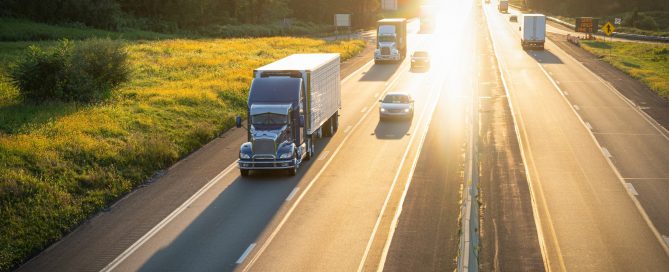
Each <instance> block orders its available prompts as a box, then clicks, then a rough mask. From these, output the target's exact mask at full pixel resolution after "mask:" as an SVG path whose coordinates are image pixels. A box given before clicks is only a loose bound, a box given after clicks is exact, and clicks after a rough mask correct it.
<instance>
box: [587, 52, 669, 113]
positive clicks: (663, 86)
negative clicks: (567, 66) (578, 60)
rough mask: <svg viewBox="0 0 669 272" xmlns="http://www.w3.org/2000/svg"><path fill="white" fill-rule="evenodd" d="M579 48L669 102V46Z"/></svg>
mask: <svg viewBox="0 0 669 272" xmlns="http://www.w3.org/2000/svg"><path fill="white" fill-rule="evenodd" d="M581 45H582V47H583V48H584V49H586V50H588V51H590V52H591V53H593V54H595V55H597V56H600V57H601V58H602V59H603V60H604V61H606V62H608V63H610V64H612V65H613V66H615V67H616V68H618V69H620V70H622V71H624V72H625V73H627V74H629V75H631V76H632V77H634V78H636V79H639V80H641V82H643V83H644V84H646V85H647V86H648V87H650V88H651V89H652V90H653V91H655V92H657V93H658V94H660V96H662V97H664V98H665V99H667V100H669V44H647V43H630V42H602V41H581ZM609 53H610V55H609Z"/></svg>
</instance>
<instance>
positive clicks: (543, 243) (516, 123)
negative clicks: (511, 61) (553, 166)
mask: <svg viewBox="0 0 669 272" xmlns="http://www.w3.org/2000/svg"><path fill="white" fill-rule="evenodd" d="M484 15H485V16H486V24H487V25H488V34H489V37H490V42H491V43H492V48H493V52H494V53H495V59H496V60H497V70H498V73H499V76H500V79H501V81H502V86H503V87H504V92H505V93H506V98H507V102H508V103H509V110H510V112H511V117H512V119H513V123H514V126H513V128H514V131H515V134H516V140H517V141H518V147H519V149H520V156H521V157H522V160H523V168H525V177H526V179H527V184H528V187H529V191H530V199H531V202H532V214H533V215H534V224H535V225H536V229H537V237H538V240H539V247H540V248H541V256H542V257H543V261H544V268H545V269H546V271H551V266H550V263H551V262H550V259H549V257H548V250H547V248H546V241H545V240H544V234H543V232H544V231H543V224H542V223H541V218H540V213H539V208H538V206H537V196H536V195H535V192H534V189H533V185H532V177H531V174H530V173H531V172H530V169H529V166H528V163H527V162H528V159H527V155H526V154H525V148H524V145H525V144H523V138H522V135H525V134H521V131H520V128H519V127H518V126H519V124H521V123H519V120H518V119H521V118H522V117H521V116H516V112H515V111H514V106H513V101H512V98H511V93H510V92H509V86H508V84H507V83H506V77H505V76H504V71H505V70H504V69H503V67H502V61H503V60H502V58H500V57H499V54H498V50H497V42H496V41H495V39H494V36H493V34H492V28H491V27H490V24H491V21H490V19H489V18H490V15H489V11H488V9H486V8H485V7H484ZM528 150H529V149H528ZM543 202H545V200H544V201H543ZM544 210H546V209H545V208H544ZM548 220H549V221H550V216H548ZM559 256H561V254H560V253H559V247H558V259H559ZM558 261H560V260H558ZM560 264H561V266H562V268H563V269H564V263H563V262H560Z"/></svg>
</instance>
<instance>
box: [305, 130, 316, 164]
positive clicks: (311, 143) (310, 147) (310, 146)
mask: <svg viewBox="0 0 669 272" xmlns="http://www.w3.org/2000/svg"><path fill="white" fill-rule="evenodd" d="M309 137H310V138H309V139H307V154H305V155H304V160H305V161H308V160H310V159H311V157H313V156H314V136H313V135H312V136H309Z"/></svg>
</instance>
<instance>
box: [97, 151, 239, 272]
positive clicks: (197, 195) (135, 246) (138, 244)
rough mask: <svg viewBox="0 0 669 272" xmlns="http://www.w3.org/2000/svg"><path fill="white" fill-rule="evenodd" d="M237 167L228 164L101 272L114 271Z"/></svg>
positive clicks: (235, 164)
mask: <svg viewBox="0 0 669 272" xmlns="http://www.w3.org/2000/svg"><path fill="white" fill-rule="evenodd" d="M236 166H237V162H234V163H232V164H230V165H229V166H228V167H226V168H225V169H224V170H223V171H221V172H220V173H218V175H216V177H214V178H213V179H211V180H210V181H209V182H207V184H205V185H204V186H203V187H202V188H200V190H198V191H197V192H196V193H195V194H193V195H192V196H191V197H190V198H188V200H186V201H185V202H184V203H182V204H181V206H179V207H178V208H177V209H176V210H174V211H172V213H170V214H169V215H168V216H167V217H165V219H163V220H162V221H160V223H158V224H157V225H155V226H154V227H153V228H152V229H151V230H149V232H147V233H146V234H144V236H142V237H141V238H139V240H137V241H135V243H133V244H132V245H131V246H130V247H129V248H127V249H126V250H125V251H123V253H121V255H118V256H117V257H116V258H115V259H114V260H113V261H112V262H111V263H109V264H108V265H107V266H105V267H104V268H102V270H100V271H102V272H108V271H112V270H114V268H116V267H117V266H118V265H119V264H121V263H122V262H123V261H124V260H125V259H126V258H128V257H129V256H130V255H132V254H133V253H134V252H135V251H136V250H137V249H138V248H139V247H141V246H142V245H143V244H144V243H146V242H147V241H148V240H149V239H151V237H153V236H154V235H156V233H158V232H159V231H160V230H161V229H163V228H164V227H165V226H167V224H169V223H170V222H171V221H172V220H174V218H176V217H177V216H178V215H179V214H180V213H181V212H183V211H184V210H185V209H186V208H188V206H190V205H191V204H193V202H195V201H196V200H197V199H198V198H200V196H202V195H203V194H204V193H205V192H206V191H207V190H209V189H210V188H211V187H213V186H214V185H215V184H216V183H217V182H218V181H220V180H221V179H222V178H223V177H224V176H226V175H227V174H228V173H230V171H232V170H233V169H235V168H236Z"/></svg>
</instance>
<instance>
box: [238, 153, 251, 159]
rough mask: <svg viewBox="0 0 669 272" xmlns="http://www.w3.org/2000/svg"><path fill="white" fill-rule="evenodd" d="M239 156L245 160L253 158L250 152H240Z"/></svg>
mask: <svg viewBox="0 0 669 272" xmlns="http://www.w3.org/2000/svg"><path fill="white" fill-rule="evenodd" d="M239 158H240V159H243V160H248V159H250V158H251V156H250V155H249V154H246V153H239Z"/></svg>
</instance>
